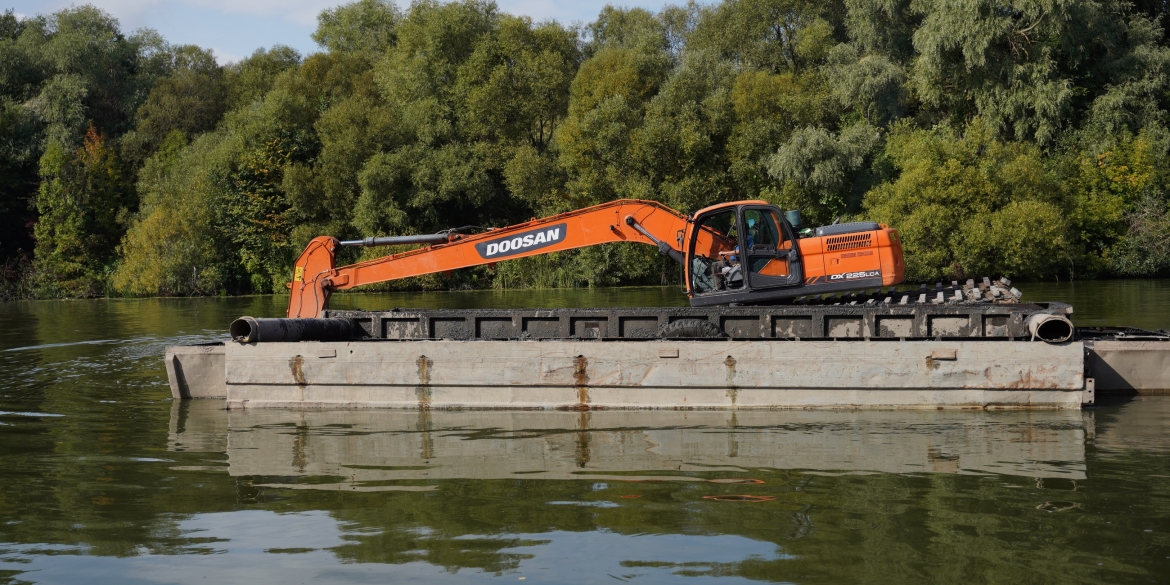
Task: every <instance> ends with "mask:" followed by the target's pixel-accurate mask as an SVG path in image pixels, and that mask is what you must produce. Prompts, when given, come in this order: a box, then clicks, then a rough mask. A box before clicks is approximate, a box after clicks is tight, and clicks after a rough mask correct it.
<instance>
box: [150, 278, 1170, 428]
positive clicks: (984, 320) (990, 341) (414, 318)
mask: <svg viewBox="0 0 1170 585" xmlns="http://www.w3.org/2000/svg"><path fill="white" fill-rule="evenodd" d="M939 294H942V295H944V296H945V291H944V292H942V293H939ZM905 296H907V295H904V297H905ZM922 296H925V293H924V294H923V295H920V298H919V299H914V301H921V300H922V299H921V297H922ZM878 297H883V298H880V299H879V298H878ZM895 297H896V295H893V296H891V295H888V294H886V293H880V294H877V295H872V294H871V295H869V296H868V297H867V296H865V295H861V296H858V297H857V298H856V299H853V300H849V299H850V298H852V297H849V298H845V299H841V300H842V302H840V303H838V304H825V303H821V304H815V305H781V306H758V307H710V308H701V307H700V308H695V307H689V308H644V309H549V310H421V309H409V310H394V311H386V312H365V311H332V312H329V313H327V315H326V317H327V318H326V319H315V320H283V319H279V320H278V319H250V318H246V319H241V320H239V321H237V323H235V324H233V335H235V336H236V337H237V339H239V340H240V341H239V342H231V343H228V344H226V345H214V346H193V347H172V348H169V349H168V351H167V358H166V363H167V368H168V373H169V374H170V379H171V389H172V393H173V394H174V396H175V397H176V398H184V397H222V398H227V400H228V402H227V404H228V406H229V408H255V407H265V406H270V407H272V406H282V407H283V406H298V407H318V408H320V407H339V406H340V407H387V408H417V409H437V408H554V409H555V408H562V409H594V410H596V409H607V408H684V409H696V408H697V409H704V408H729V409H768V408H936V407H949V408H1078V407H1080V405H1081V404H1085V403H1092V401H1093V395H1094V391H1095V390H1105V391H1137V392H1150V391H1158V390H1160V389H1163V388H1167V387H1170V338H1168V337H1167V336H1166V335H1163V334H1161V333H1154V332H1142V331H1136V330H1126V329H1110V330H1088V329H1074V328H1073V327H1072V324H1071V323H1070V322H1069V321H1068V319H1067V318H1066V317H1065V315H1067V314H1069V313H1071V311H1072V308H1071V307H1069V306H1068V305H1064V304H1061V303H1002V304H1001V303H993V302H940V303H933V302H929V301H927V302H905V303H903V302H899V301H898V299H897V298H895ZM935 300H938V299H935ZM891 301H892V302H891ZM680 323H681V324H683V325H684V326H683V327H679V326H678V325H679V324H680ZM688 323H689V324H691V326H686V325H687V324H688ZM700 336H710V337H707V338H696V337H700ZM309 339H315V341H308V340H309Z"/></svg>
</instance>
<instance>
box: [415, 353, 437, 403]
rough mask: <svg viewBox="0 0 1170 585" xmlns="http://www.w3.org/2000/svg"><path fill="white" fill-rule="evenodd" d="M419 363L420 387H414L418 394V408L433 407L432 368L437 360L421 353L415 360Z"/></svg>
mask: <svg viewBox="0 0 1170 585" xmlns="http://www.w3.org/2000/svg"><path fill="white" fill-rule="evenodd" d="M415 363H416V364H418V387H417V388H415V389H414V393H415V395H416V396H418V409H419V410H430V409H431V370H432V369H434V366H435V362H434V360H432V359H431V358H429V357H427V356H425V355H420V356H418V360H417V361H416V362H415Z"/></svg>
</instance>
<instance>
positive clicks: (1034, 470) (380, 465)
mask: <svg viewBox="0 0 1170 585" xmlns="http://www.w3.org/2000/svg"><path fill="white" fill-rule="evenodd" d="M1092 434H1093V418H1092V413H1085V414H1082V413H1080V412H1072V411H1067V410H1065V411H1047V412H1002V413H985V414H984V413H979V414H971V413H959V412H954V411H948V412H916V413H907V412H896V411H849V412H844V411H788V412H779V413H777V412H758V411H749V412H719V411H696V412H673V411H672V412H667V411H592V412H558V411H541V412H502V411H418V412H405V411H371V410H342V411H337V410H317V411H302V412H294V411H288V410H274V409H267V410H242V411H239V410H233V411H228V412H224V411H223V406H222V403H221V402H219V401H194V402H183V403H176V404H175V406H174V407H173V410H172V414H171V432H170V439H169V447H170V449H171V450H174V451H210V452H226V453H227V456H228V466H227V472H228V473H230V474H231V475H233V476H268V477H283V478H295V477H309V476H316V477H322V476H326V477H335V478H337V479H338V481H337V482H336V483H326V484H324V485H320V484H287V485H285V484H281V485H279V486H276V485H274V487H297V488H313V489H352V490H355V491H376V490H381V489H410V488H412V487H415V488H425V487H426V486H411V485H396V484H386V483H382V482H393V481H405V482H411V481H418V480H438V479H520V478H523V479H557V480H566V479H575V480H598V481H602V480H604V481H704V480H707V479H710V478H712V477H723V476H734V475H737V474H740V475H742V474H744V473H748V472H751V471H752V470H760V469H768V470H783V469H793V470H803V471H806V472H812V473H823V474H843V473H865V472H883V473H993V474H999V475H1015V476H1023V477H1035V478H1065V479H1074V480H1076V479H1083V478H1084V477H1085V451H1084V448H1085V440H1086V437H1087V436H1091V435H1092ZM343 478H344V481H342V479H343ZM272 481H276V480H275V479H273V480H272ZM281 481H283V482H286V483H287V480H281Z"/></svg>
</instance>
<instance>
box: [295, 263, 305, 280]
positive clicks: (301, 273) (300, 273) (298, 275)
mask: <svg viewBox="0 0 1170 585" xmlns="http://www.w3.org/2000/svg"><path fill="white" fill-rule="evenodd" d="M304 278H305V267H304V266H297V270H296V272H294V273H293V282H304V280H302V279H304Z"/></svg>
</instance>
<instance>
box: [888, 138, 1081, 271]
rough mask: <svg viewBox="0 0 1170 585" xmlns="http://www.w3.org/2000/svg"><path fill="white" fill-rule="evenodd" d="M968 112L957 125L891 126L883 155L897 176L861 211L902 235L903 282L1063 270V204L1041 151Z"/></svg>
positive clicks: (1067, 251) (1066, 245)
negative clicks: (1002, 137) (1008, 138)
mask: <svg viewBox="0 0 1170 585" xmlns="http://www.w3.org/2000/svg"><path fill="white" fill-rule="evenodd" d="M994 136H995V132H994V130H993V129H992V128H991V126H990V125H989V124H986V123H984V122H982V121H981V120H976V121H975V122H973V123H972V124H971V125H970V126H968V127H966V128H964V129H962V131H960V130H958V129H955V128H951V127H945V126H943V127H936V128H934V129H931V130H916V129H914V128H913V127H912V126H910V125H909V124H899V125H896V126H895V127H894V129H893V131H892V133H891V134H890V137H889V141H888V143H887V146H886V152H885V156H886V157H888V158H889V160H890V164H891V165H892V166H893V167H894V168H895V169H897V171H898V172H899V175H898V177H897V179H896V180H894V181H892V182H889V183H885V184H882V185H879V186H878V187H877V188H875V189H873V190H872V191H871V192H870V193H869V194H868V195H867V196H866V199H865V211H866V217H868V218H871V219H873V220H876V221H880V222H883V223H887V224H889V225H890V226H892V227H895V228H897V229H898V231H899V232H900V234H901V241H902V248H903V250H904V251H905V255H906V271H907V278H909V279H910V280H911V281H933V280H951V279H965V278H972V277H980V276H990V275H996V276H998V275H1001V274H1002V275H1007V276H1011V277H1025V278H1040V277H1046V276H1053V275H1056V274H1060V273H1067V272H1068V271H1070V270H1071V263H1072V260H1073V259H1074V258H1075V250H1074V248H1073V247H1072V245H1071V242H1070V233H1071V231H1072V229H1073V226H1072V225H1070V222H1069V219H1068V215H1067V213H1066V212H1065V211H1064V210H1065V209H1067V208H1068V207H1070V202H1069V201H1068V200H1067V199H1066V198H1065V194H1064V193H1063V192H1062V190H1061V189H1060V186H1059V182H1058V180H1057V176H1056V174H1055V173H1053V172H1051V170H1050V169H1049V168H1047V167H1046V165H1045V163H1044V161H1043V159H1042V157H1041V153H1040V150H1039V149H1038V148H1037V147H1036V146H1035V145H1032V144H1028V143H1024V142H1000V141H998V140H996V139H995V137H994Z"/></svg>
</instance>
